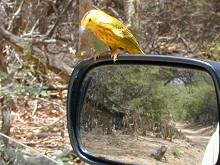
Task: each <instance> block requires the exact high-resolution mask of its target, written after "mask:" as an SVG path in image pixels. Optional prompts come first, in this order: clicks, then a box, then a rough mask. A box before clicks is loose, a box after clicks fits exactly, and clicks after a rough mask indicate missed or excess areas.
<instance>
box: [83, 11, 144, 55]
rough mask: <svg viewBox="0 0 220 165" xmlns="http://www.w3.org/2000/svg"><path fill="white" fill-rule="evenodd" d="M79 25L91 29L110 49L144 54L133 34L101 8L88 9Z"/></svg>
mask: <svg viewBox="0 0 220 165" xmlns="http://www.w3.org/2000/svg"><path fill="white" fill-rule="evenodd" d="M81 26H83V27H85V28H89V29H91V31H92V32H93V33H94V35H95V36H96V37H97V38H98V39H100V40H101V41H102V42H104V43H105V44H107V45H108V46H109V47H110V48H111V49H113V50H117V49H118V48H120V49H123V50H124V51H126V52H128V53H132V54H140V53H141V54H144V52H143V51H142V50H141V49H140V46H139V44H138V42H137V40H136V39H135V37H134V36H133V34H132V33H131V32H130V31H129V30H128V29H127V28H126V27H125V25H124V24H123V23H122V22H120V21H119V20H118V19H116V18H114V17H112V16H110V15H108V14H107V13H105V12H103V11H101V10H90V11H88V12H87V13H86V14H85V15H84V16H83V18H82V20H81Z"/></svg>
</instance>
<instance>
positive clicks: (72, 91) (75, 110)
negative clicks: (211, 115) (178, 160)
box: [67, 54, 220, 165]
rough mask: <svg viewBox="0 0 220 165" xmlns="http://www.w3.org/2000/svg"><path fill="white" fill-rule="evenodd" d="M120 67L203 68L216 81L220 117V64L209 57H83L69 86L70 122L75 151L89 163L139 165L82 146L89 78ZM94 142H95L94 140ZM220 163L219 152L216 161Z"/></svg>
mask: <svg viewBox="0 0 220 165" xmlns="http://www.w3.org/2000/svg"><path fill="white" fill-rule="evenodd" d="M108 65H111V66H113V67H114V66H118V65H141V66H142V65H151V66H167V67H178V68H189V69H192V70H202V71H205V72H207V73H208V74H209V75H210V76H211V78H212V80H213V83H214V87H215V93H216V99H217V100H216V102H217V109H218V113H217V114H218V115H217V119H218V122H219V119H220V113H219V112H220V63H218V62H214V61H208V60H199V59H193V58H185V57H177V56H166V55H136V54H123V55H120V56H119V57H118V60H117V61H116V62H115V63H114V62H113V61H112V59H111V58H110V57H109V56H107V55H106V56H101V57H100V58H99V59H97V60H96V61H94V60H93V59H92V58H88V59H85V60H82V61H81V62H80V63H79V64H78V65H77V66H76V67H75V69H74V71H73V72H72V75H71V77H70V81H69V86H68V97H67V122H68V131H69V137H70V142H71V145H72V147H73V150H74V152H75V153H76V154H77V156H79V157H80V158H81V159H82V160H83V161H85V162H87V163H89V164H96V165H97V164H114V165H116V164H135V163H133V162H127V161H119V160H113V159H106V158H105V157H102V156H100V155H94V154H91V153H90V152H88V151H87V150H86V149H85V147H84V146H83V145H82V139H81V135H80V129H81V124H80V120H81V111H82V108H83V103H84V100H85V96H86V92H87V89H88V85H89V84H90V81H91V80H90V79H89V78H88V77H87V79H86V80H85V77H86V76H87V74H88V73H89V71H91V70H92V69H94V68H97V67H100V66H108ZM91 143H92V142H91ZM219 163H220V159H219V154H218V160H217V163H216V164H219Z"/></svg>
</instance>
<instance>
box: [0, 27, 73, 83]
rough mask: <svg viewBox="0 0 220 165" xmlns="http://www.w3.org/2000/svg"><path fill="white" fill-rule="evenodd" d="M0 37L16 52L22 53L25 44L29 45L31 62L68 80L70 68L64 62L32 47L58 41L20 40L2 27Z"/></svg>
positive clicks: (40, 39) (20, 38)
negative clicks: (33, 61) (39, 64)
mask: <svg viewBox="0 0 220 165" xmlns="http://www.w3.org/2000/svg"><path fill="white" fill-rule="evenodd" d="M0 36H2V37H3V38H4V39H5V41H6V42H7V43H9V44H10V45H11V46H12V47H14V48H15V49H16V50H18V51H19V52H22V53H23V51H24V49H27V48H25V47H27V44H30V48H31V49H30V50H31V55H32V59H33V60H35V61H38V62H39V61H40V62H41V64H43V65H45V66H46V67H47V68H48V69H49V70H51V71H52V72H54V73H56V74H58V75H59V76H60V77H62V78H63V79H65V80H68V79H69V76H70V74H71V72H72V68H70V67H68V66H67V65H66V64H65V63H64V62H62V61H60V60H58V59H56V58H55V57H52V56H49V55H48V54H46V53H45V52H43V51H42V50H41V49H39V48H38V47H36V46H34V45H33V44H36V43H45V44H48V43H57V42H59V41H57V40H55V39H50V40H44V39H42V38H38V39H31V38H22V37H19V36H16V35H14V34H12V33H11V32H9V31H7V30H6V29H4V28H3V27H2V26H0ZM61 43H62V42H61Z"/></svg>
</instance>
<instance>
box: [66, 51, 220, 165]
mask: <svg viewBox="0 0 220 165" xmlns="http://www.w3.org/2000/svg"><path fill="white" fill-rule="evenodd" d="M219 98H220V63H217V62H213V61H205V60H198V59H191V58H183V57H175V56H162V55H128V54H125V55H120V56H119V59H118V60H117V61H116V63H114V62H113V61H112V59H111V58H109V57H108V56H102V57H100V58H99V59H98V60H96V61H94V60H93V59H85V60H83V61H81V62H80V63H79V64H78V65H77V66H76V68H75V69H74V71H73V73H72V75H71V78H70V82H69V87H68V99H67V117H68V130H69V136H70V141H71V145H72V147H73V150H74V152H75V153H76V154H77V155H78V156H79V157H80V158H81V159H82V160H83V161H85V162H87V163H90V164H150V165H154V164H155V165H156V164H158V161H161V162H164V163H168V164H182V163H184V164H189V165H191V164H201V162H202V161H205V160H206V159H208V160H210V161H211V159H212V158H211V157H214V158H213V161H214V163H216V164H218V163H219V130H217V125H218V123H219V108H220V102H219ZM216 130H217V131H216ZM214 132H216V134H215V138H212V140H213V139H214V140H215V146H214V145H213V147H212V145H211V142H210V141H211V140H210V138H211V137H212V135H214ZM213 137H214V136H213ZM208 143H209V148H208V147H207V144H208ZM213 144H214V143H213ZM210 146H211V147H210ZM205 150H206V153H207V152H208V153H209V157H208V158H207V157H206V156H204V155H206V154H204V153H205ZM210 154H214V155H215V156H213V155H210Z"/></svg>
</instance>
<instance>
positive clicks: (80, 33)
mask: <svg viewBox="0 0 220 165" xmlns="http://www.w3.org/2000/svg"><path fill="white" fill-rule="evenodd" d="M85 29H86V28H85V27H84V26H80V27H79V35H82V34H83V32H84V31H85Z"/></svg>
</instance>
